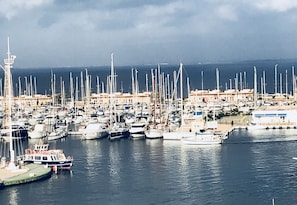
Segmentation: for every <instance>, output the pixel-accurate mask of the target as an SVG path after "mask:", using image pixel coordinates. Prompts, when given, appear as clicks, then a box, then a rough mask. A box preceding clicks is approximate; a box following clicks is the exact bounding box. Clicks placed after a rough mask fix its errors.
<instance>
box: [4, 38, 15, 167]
mask: <svg viewBox="0 0 297 205" xmlns="http://www.w3.org/2000/svg"><path fill="white" fill-rule="evenodd" d="M15 58H16V56H14V55H11V54H10V48H9V37H8V39H7V59H4V64H5V66H4V72H5V94H6V96H5V100H6V120H7V121H6V122H7V123H8V125H9V144H10V146H9V152H10V163H9V167H10V168H14V167H15V164H14V161H15V154H14V150H13V143H12V125H11V114H12V111H11V109H12V82H11V79H12V77H11V72H10V69H11V68H12V65H13V63H14V59H15Z"/></svg>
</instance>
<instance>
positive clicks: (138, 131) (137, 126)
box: [129, 122, 146, 139]
mask: <svg viewBox="0 0 297 205" xmlns="http://www.w3.org/2000/svg"><path fill="white" fill-rule="evenodd" d="M145 125H146V124H145V123H144V122H134V123H132V124H131V127H130V129H129V132H130V137H131V138H133V139H143V138H144V137H145V133H144V131H145Z"/></svg>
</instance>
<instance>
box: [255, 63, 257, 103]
mask: <svg viewBox="0 0 297 205" xmlns="http://www.w3.org/2000/svg"><path fill="white" fill-rule="evenodd" d="M256 105H257V68H256V66H254V106H255V107H256Z"/></svg>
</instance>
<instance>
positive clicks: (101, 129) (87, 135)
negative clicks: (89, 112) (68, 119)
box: [82, 122, 108, 140]
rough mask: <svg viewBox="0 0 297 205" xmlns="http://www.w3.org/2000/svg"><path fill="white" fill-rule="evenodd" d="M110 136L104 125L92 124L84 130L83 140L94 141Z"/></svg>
mask: <svg viewBox="0 0 297 205" xmlns="http://www.w3.org/2000/svg"><path fill="white" fill-rule="evenodd" d="M107 136H108V132H107V129H106V126H105V124H102V123H98V122H97V123H95V122H94V123H90V124H88V125H87V126H86V128H85V129H83V130H82V139H85V140H92V139H100V138H104V137H107Z"/></svg>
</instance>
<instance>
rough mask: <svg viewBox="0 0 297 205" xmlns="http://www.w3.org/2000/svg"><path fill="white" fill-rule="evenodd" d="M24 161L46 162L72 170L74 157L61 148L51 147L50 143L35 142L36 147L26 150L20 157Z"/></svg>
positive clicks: (45, 163) (61, 168)
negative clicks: (67, 154) (66, 154)
mask: <svg viewBox="0 0 297 205" xmlns="http://www.w3.org/2000/svg"><path fill="white" fill-rule="evenodd" d="M18 161H22V162H24V163H35V164H44V165H47V166H49V167H52V168H53V169H54V168H57V169H60V170H70V168H71V167H72V165H73V158H72V157H70V156H68V157H66V156H65V154H64V152H63V150H61V149H49V144H35V145H34V148H29V149H26V150H25V154H24V155H21V156H19V157H18Z"/></svg>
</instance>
